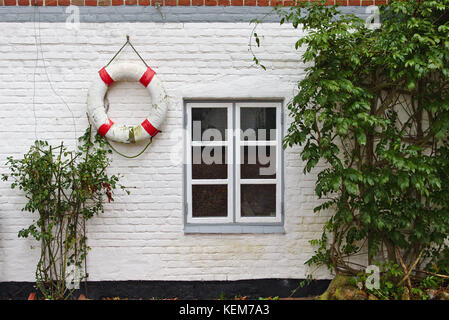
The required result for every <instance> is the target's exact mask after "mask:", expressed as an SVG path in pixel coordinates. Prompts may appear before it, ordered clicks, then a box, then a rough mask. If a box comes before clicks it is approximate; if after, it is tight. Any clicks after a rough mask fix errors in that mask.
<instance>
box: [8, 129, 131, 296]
mask: <svg viewBox="0 0 449 320" xmlns="http://www.w3.org/2000/svg"><path fill="white" fill-rule="evenodd" d="M110 152H111V151H110V150H109V149H107V148H105V142H104V140H103V139H102V138H101V137H100V136H99V135H98V134H97V135H95V137H94V138H93V137H92V128H91V127H90V126H89V127H88V128H87V130H86V132H85V134H84V135H83V136H82V137H80V138H79V147H78V148H77V150H75V151H73V150H68V148H67V147H66V146H64V144H63V143H62V142H61V144H60V145H58V146H51V145H49V144H48V142H46V141H36V142H35V143H34V144H33V145H32V146H31V148H30V149H29V151H28V152H27V153H26V154H25V155H24V156H23V158H21V159H13V158H12V157H8V160H7V165H8V166H9V170H10V173H9V174H4V175H3V180H5V181H6V180H11V181H12V182H11V188H12V189H19V190H20V191H21V193H23V195H24V196H25V197H26V199H27V202H26V204H25V206H24V207H23V209H22V211H26V212H30V213H33V217H35V218H36V219H35V220H34V222H33V223H32V224H31V225H30V226H28V227H26V228H24V229H22V230H20V232H19V237H23V238H28V237H31V238H34V239H35V240H37V241H39V242H40V244H41V247H40V257H39V261H38V263H37V267H36V287H37V289H38V290H39V292H40V293H41V296H42V297H43V298H45V299H68V298H69V297H70V296H71V294H72V293H73V291H74V288H72V286H71V281H72V280H76V278H77V277H78V281H79V280H83V279H85V278H86V277H87V275H86V273H85V271H86V270H85V261H86V255H87V252H88V250H89V247H88V245H87V242H86V241H87V237H86V232H85V226H86V221H88V220H89V219H91V218H92V217H94V216H95V215H98V214H99V213H101V212H103V211H104V203H105V201H108V202H111V201H113V192H114V190H115V189H116V188H117V187H120V188H122V189H124V187H123V186H121V185H120V186H119V185H118V181H119V178H118V177H117V176H115V175H108V174H107V170H106V169H107V168H108V166H109V165H110V159H109V157H108V154H109V153H110ZM126 192H128V191H126ZM81 270H84V275H81V274H78V275H76V274H74V273H76V272H78V271H79V272H81Z"/></svg>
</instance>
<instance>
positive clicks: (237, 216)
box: [184, 101, 283, 225]
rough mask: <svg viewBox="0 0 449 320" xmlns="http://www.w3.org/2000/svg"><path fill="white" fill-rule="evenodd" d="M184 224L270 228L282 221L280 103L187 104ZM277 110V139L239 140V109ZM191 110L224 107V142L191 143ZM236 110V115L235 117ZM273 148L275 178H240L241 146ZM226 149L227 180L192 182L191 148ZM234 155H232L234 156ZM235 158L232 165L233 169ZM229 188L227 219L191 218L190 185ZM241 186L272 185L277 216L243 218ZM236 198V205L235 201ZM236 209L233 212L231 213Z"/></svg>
mask: <svg viewBox="0 0 449 320" xmlns="http://www.w3.org/2000/svg"><path fill="white" fill-rule="evenodd" d="M185 106H186V126H185V127H186V135H185V137H186V139H185V153H184V154H185V162H184V163H185V164H186V180H185V182H186V197H187V198H186V199H185V200H186V204H187V206H186V209H187V215H186V223H188V224H219V225H221V224H227V225H232V224H242V225H246V224H248V225H259V224H261V225H265V224H267V225H269V224H279V223H281V222H282V178H283V175H282V168H283V166H282V130H283V127H282V112H281V111H282V102H265V101H260V102H259V101H258V102H253V101H251V102H238V101H230V102H208V101H204V102H186V104H185ZM249 107H254V108H276V139H275V140H271V141H240V133H241V130H240V108H249ZM192 108H226V109H227V122H228V123H227V125H228V129H227V132H226V135H227V140H226V141H208V142H207V141H193V140H192ZM234 111H235V115H234ZM256 145H257V146H275V147H276V178H275V179H241V178H240V158H241V155H240V152H241V146H256ZM196 146H198V147H200V146H226V147H227V153H228V158H227V161H228V162H227V163H228V178H227V179H192V147H196ZM234 153H235V154H234ZM234 157H235V164H236V165H235V166H234V160H233V159H234ZM208 184H209V185H211V184H227V185H228V214H227V216H226V217H193V208H192V202H193V201H192V185H208ZM242 184H275V185H276V215H275V216H274V217H242V216H241V202H240V192H241V185H242ZM234 198H235V202H234ZM234 210H235V211H234Z"/></svg>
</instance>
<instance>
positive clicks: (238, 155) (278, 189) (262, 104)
mask: <svg viewBox="0 0 449 320" xmlns="http://www.w3.org/2000/svg"><path fill="white" fill-rule="evenodd" d="M241 108H275V109H276V139H275V140H265V141H259V140H257V141H243V140H241V139H240V133H241V132H242V131H241V123H240V111H241ZM280 109H281V105H280V104H279V103H275V102H257V103H254V102H237V103H235V127H234V130H235V131H234V132H235V136H236V138H235V144H234V150H235V163H236V165H235V166H234V167H235V169H234V170H235V178H234V179H235V183H234V185H235V221H236V222H242V223H248V222H255V223H258V222H280V221H281V206H282V192H281V186H282V174H281V171H282V170H281V168H282V166H281V161H282V160H281V152H282V151H281V150H280V149H282V141H281V131H282V129H283V128H282V125H281V110H280ZM243 146H262V147H266V146H269V147H270V146H274V147H276V178H275V179H242V178H241V172H240V164H241V162H240V160H241V147H243ZM242 184H251V185H258V184H271V185H272V184H274V185H276V215H275V216H274V217H242V215H241V214H242V210H241V207H242V202H241V187H242Z"/></svg>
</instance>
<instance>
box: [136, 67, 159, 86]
mask: <svg viewBox="0 0 449 320" xmlns="http://www.w3.org/2000/svg"><path fill="white" fill-rule="evenodd" d="M155 74H156V72H154V70H153V69H151V68H150V67H148V68H147V71H145V73H144V74H143V76H142V78H140V80H139V81H140V83H141V84H143V86H144V87H145V88H146V87H148V85H149V84H150V82H151V80H153V77H154V75H155Z"/></svg>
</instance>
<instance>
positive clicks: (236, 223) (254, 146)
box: [185, 101, 283, 232]
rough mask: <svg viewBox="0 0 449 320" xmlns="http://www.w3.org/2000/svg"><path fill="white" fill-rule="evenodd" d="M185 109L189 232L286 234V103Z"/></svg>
mask: <svg viewBox="0 0 449 320" xmlns="http://www.w3.org/2000/svg"><path fill="white" fill-rule="evenodd" d="M185 106H186V114H185V117H186V122H185V123H186V152H185V154H186V162H185V163H186V165H185V184H186V185H185V200H186V206H185V207H186V221H185V222H186V231H189V230H195V231H198V232H207V231H208V230H209V231H211V230H218V231H217V232H220V230H222V232H226V230H229V231H230V232H233V231H236V230H237V231H236V232H238V230H240V232H246V230H252V231H254V232H280V230H283V228H281V229H280V228H279V226H281V225H282V223H283V219H282V196H283V195H282V178H283V174H282V159H281V158H282V146H281V140H282V126H281V125H282V103H281V102H275V101H273V102H268V101H264V102H254V101H252V102H245V101H229V102H186V104H185ZM201 226H203V228H199V227H201ZM213 226H217V228H214V227H213ZM246 226H251V228H249V227H248V228H246ZM257 226H261V227H260V228H257ZM270 226H274V228H271V229H270ZM276 226H277V227H276ZM189 227H190V228H189ZM211 232H212V231H211Z"/></svg>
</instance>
